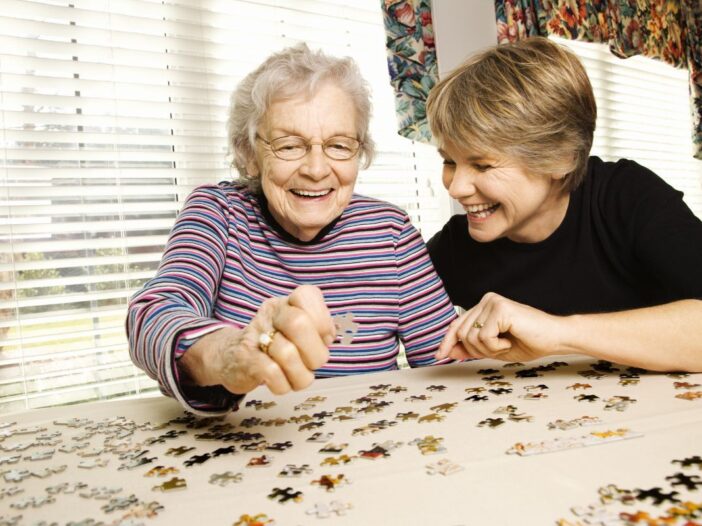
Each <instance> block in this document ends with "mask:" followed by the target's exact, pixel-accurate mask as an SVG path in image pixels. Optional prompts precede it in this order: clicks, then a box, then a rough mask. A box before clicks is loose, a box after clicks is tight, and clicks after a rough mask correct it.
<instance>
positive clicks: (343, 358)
mask: <svg viewBox="0 0 702 526" xmlns="http://www.w3.org/2000/svg"><path fill="white" fill-rule="evenodd" d="M303 284H310V285H316V286H318V287H319V288H320V289H321V290H322V292H323V294H324V299H325V302H326V304H327V306H328V308H329V310H330V312H331V314H332V315H333V316H339V315H340V316H343V317H345V318H347V319H352V320H353V322H354V323H355V325H356V333H355V335H354V336H353V339H352V341H351V342H348V341H343V340H342V341H339V339H337V341H336V342H335V343H333V344H332V345H331V347H330V359H329V361H328V362H327V363H326V364H325V365H324V366H323V367H322V368H320V369H318V370H317V371H316V372H315V374H316V376H317V377H318V378H324V377H332V376H340V375H347V374H355V373H366V372H374V371H386V370H389V369H396V368H397V356H398V352H399V343H400V341H402V343H403V344H404V347H405V351H406V355H407V359H408V362H409V364H410V366H413V367H414V366H423V365H430V364H435V363H436V361H435V359H434V357H433V355H434V352H435V351H436V349H437V347H438V345H439V342H440V341H441V339H442V337H443V335H444V333H445V332H446V329H447V327H448V325H449V323H450V322H451V321H452V320H453V319H454V318H455V312H454V309H453V306H452V305H451V302H450V300H449V299H448V296H447V295H446V292H445V291H444V288H443V285H442V283H441V281H440V280H439V278H438V276H437V275H436V273H435V271H434V268H433V266H432V264H431V262H430V260H429V257H428V255H427V252H426V248H425V246H424V242H423V241H422V238H421V236H420V235H419V232H418V231H417V230H416V229H415V228H414V227H413V226H412V225H411V224H410V222H409V218H408V217H407V214H405V213H404V212H403V211H402V210H400V209H399V208H397V207H395V206H393V205H390V204H388V203H385V202H383V201H379V200H377V199H372V198H369V197H363V196H360V195H356V194H354V195H353V197H352V199H351V202H350V203H349V205H348V207H347V208H346V209H345V210H344V212H343V213H342V214H341V216H339V217H338V218H337V219H336V220H335V221H334V222H332V223H331V224H330V225H328V226H327V227H325V228H324V229H323V230H322V232H320V233H319V235H318V236H317V237H316V238H315V239H313V240H312V241H310V242H301V241H299V240H297V239H295V238H293V237H292V236H290V235H289V234H288V233H287V232H285V231H284V230H283V229H282V228H281V227H280V226H279V225H278V224H277V223H276V221H275V219H273V217H272V216H271V215H270V212H268V208H267V206H266V203H265V198H262V197H257V196H255V195H254V194H252V193H251V192H250V191H249V190H247V189H246V188H244V187H242V186H240V185H238V184H236V183H220V184H219V185H208V186H203V187H200V188H198V189H196V190H195V191H194V192H193V193H192V194H191V195H190V196H189V198H188V200H187V201H186V203H185V206H184V208H183V210H182V211H181V213H180V215H179V216H178V219H177V221H176V223H175V226H174V227H173V230H172V231H171V235H170V238H169V241H168V244H167V246H166V250H165V252H164V255H163V258H162V260H161V264H160V267H159V269H158V272H157V274H156V277H154V278H153V279H152V280H150V281H148V282H147V283H146V284H145V285H144V287H143V288H142V289H141V290H140V291H139V292H138V293H137V294H136V295H134V297H133V298H132V299H131V302H130V305H129V313H128V317H127V333H128V337H129V350H130V355H131V357H132V360H133V361H134V362H135V363H136V364H137V365H138V366H139V367H141V368H142V369H143V370H144V371H146V373H147V374H148V375H149V376H150V377H151V378H154V379H156V380H158V382H159V386H160V388H161V391H162V392H163V393H164V394H166V395H169V396H173V397H175V398H177V399H178V400H179V401H180V402H181V403H182V404H183V405H185V406H186V407H187V408H188V409H190V410H192V411H194V412H196V413H201V414H202V413H212V412H223V411H228V410H231V409H233V408H236V407H237V404H238V401H239V400H240V399H241V397H240V396H236V395H233V394H231V393H229V392H228V391H226V390H225V389H224V388H222V387H209V388H202V387H194V386H188V385H184V384H183V383H181V382H179V379H178V367H177V360H178V358H179V357H180V356H182V355H183V353H185V352H187V350H188V348H189V347H190V346H191V345H192V344H193V343H194V342H195V341H197V339H198V338H200V337H202V336H203V335H205V334H208V333H210V332H212V331H215V330H218V329H220V328H222V327H224V326H227V325H232V326H235V327H238V328H241V327H244V326H246V325H247V324H248V323H249V322H250V321H251V320H252V318H253V317H254V316H255V315H256V312H257V310H258V308H259V306H260V305H261V303H262V302H263V301H264V300H265V299H267V298H270V297H275V296H285V295H288V294H290V293H291V292H292V291H293V289H295V288H296V287H297V286H299V285H303Z"/></svg>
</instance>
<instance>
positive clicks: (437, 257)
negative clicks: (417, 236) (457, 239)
mask: <svg viewBox="0 0 702 526" xmlns="http://www.w3.org/2000/svg"><path fill="white" fill-rule="evenodd" d="M427 250H428V251H429V257H430V258H431V262H432V263H433V264H434V268H436V273H437V274H438V275H439V278H441V281H442V282H443V283H444V288H445V289H446V292H447V293H448V295H449V298H451V301H452V302H453V303H456V301H455V299H454V297H455V295H456V290H455V280H454V279H453V276H452V268H453V265H452V263H451V262H452V251H453V250H456V249H455V247H452V246H451V221H449V222H448V223H446V224H445V225H444V227H443V228H442V229H441V230H439V231H438V232H437V233H436V234H434V236H432V238H431V239H430V240H429V241H428V242H427Z"/></svg>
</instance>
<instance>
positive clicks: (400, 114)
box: [382, 0, 439, 142]
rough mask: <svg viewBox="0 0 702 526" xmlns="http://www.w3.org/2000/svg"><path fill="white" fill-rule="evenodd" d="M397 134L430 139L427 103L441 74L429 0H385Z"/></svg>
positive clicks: (425, 139) (418, 138)
mask: <svg viewBox="0 0 702 526" xmlns="http://www.w3.org/2000/svg"><path fill="white" fill-rule="evenodd" d="M382 1H383V19H384V22H385V33H386V49H387V53H388V69H389V71H390V83H391V84H392V86H393V88H394V90H395V107H396V112H397V119H398V133H399V134H400V135H402V136H403V137H407V138H408V139H412V140H416V141H421V142H430V140H431V132H430V131H429V125H428V124H427V118H426V113H425V102H426V100H427V96H428V95H429V90H431V88H432V87H434V84H435V83H436V81H437V79H438V77H439V74H438V69H437V64H436V50H435V48H434V30H433V27H432V21H431V1H430V0H382Z"/></svg>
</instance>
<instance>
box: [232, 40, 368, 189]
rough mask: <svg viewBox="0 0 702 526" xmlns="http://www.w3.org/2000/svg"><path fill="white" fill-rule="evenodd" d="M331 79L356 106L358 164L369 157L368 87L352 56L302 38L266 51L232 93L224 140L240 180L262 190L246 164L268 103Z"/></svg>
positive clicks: (309, 91) (313, 88) (311, 89)
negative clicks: (326, 50)
mask: <svg viewBox="0 0 702 526" xmlns="http://www.w3.org/2000/svg"><path fill="white" fill-rule="evenodd" d="M330 81H331V82H333V83H334V84H335V85H336V86H338V87H339V88H340V89H342V90H343V91H344V92H346V93H347V94H348V95H349V97H351V100H352V101H353V103H354V107H355V108H356V126H357V128H358V129H357V134H358V136H357V139H358V140H359V141H361V143H362V146H361V151H360V152H359V156H360V159H361V166H362V168H368V167H369V166H370V164H371V162H372V161H373V155H374V153H375V144H374V143H373V139H372V138H371V137H370V134H369V132H368V126H369V123H370V116H371V102H370V88H369V86H368V83H367V82H366V81H365V80H364V79H363V77H362V76H361V72H360V70H359V69H358V66H357V64H356V62H355V61H354V60H353V59H352V58H350V57H344V58H338V57H332V56H329V55H326V54H325V53H323V52H322V51H316V52H315V51H312V50H310V48H309V47H307V44H305V43H300V44H297V45H295V46H292V47H288V48H285V49H283V50H282V51H279V52H277V53H274V54H272V55H270V56H269V57H268V58H267V59H266V60H265V61H264V62H263V63H262V64H261V65H260V66H258V67H257V68H256V69H255V70H253V71H252V72H251V73H249V74H248V75H247V76H246V77H244V78H243V79H242V80H241V82H239V84H238V86H237V87H236V89H235V90H234V92H233V93H232V96H231V101H230V109H229V119H228V122H227V139H228V147H229V155H231V157H232V166H233V167H234V168H236V169H237V171H238V172H239V176H240V177H239V179H238V181H239V182H241V183H243V184H245V185H246V186H248V187H249V188H250V189H251V190H253V191H255V192H260V190H261V183H260V177H259V175H258V174H255V175H254V174H249V173H247V169H246V165H247V164H248V163H249V162H250V161H251V160H252V159H253V158H254V156H255V148H254V144H255V141H256V132H257V129H258V125H259V123H260V122H261V121H262V119H263V117H264V116H265V114H266V112H267V111H268V109H269V108H270V106H271V104H272V103H273V102H276V101H280V100H285V99H288V98H293V97H295V96H298V95H301V94H305V95H312V94H314V93H315V92H316V91H317V90H318V89H319V88H320V86H321V85H322V84H323V83H325V82H330Z"/></svg>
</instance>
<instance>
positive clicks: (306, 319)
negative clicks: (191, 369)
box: [186, 285, 336, 394]
mask: <svg viewBox="0 0 702 526" xmlns="http://www.w3.org/2000/svg"><path fill="white" fill-rule="evenodd" d="M262 334H270V335H272V341H271V343H270V345H269V346H268V352H267V353H266V352H263V351H262V350H261V347H260V345H259V338H260V337H261V335H262ZM215 335H217V336H216V337H217V342H216V343H215V342H214V341H211V342H210V352H209V354H210V358H209V359H207V363H206V364H205V365H206V366H207V367H208V368H209V369H210V374H209V377H210V378H213V377H214V381H213V383H217V384H219V385H223V386H224V387H225V388H226V389H227V390H228V391H230V392H232V393H235V394H243V393H247V392H249V391H251V390H253V389H254V388H256V387H258V386H259V385H261V384H265V385H267V386H268V388H269V389H270V390H271V392H272V393H274V394H284V393H287V392H289V391H291V390H294V391H299V390H301V389H304V388H306V387H308V386H309V385H310V384H311V383H312V381H313V380H314V371H315V369H318V368H319V367H321V366H322V365H324V364H325V363H326V362H327V360H328V359H329V345H331V343H332V342H333V341H334V338H335V335H336V329H335V327H334V322H333V320H332V318H331V315H330V313H329V310H328V309H327V306H326V304H325V303H324V297H323V295H322V292H321V291H320V290H319V289H318V288H317V287H314V286H309V285H303V286H300V287H298V288H296V289H295V290H294V291H293V292H292V294H290V295H289V296H287V297H279V298H271V299H269V300H266V301H265V302H264V303H263V304H262V305H261V308H260V309H259V311H258V313H257V314H256V316H255V317H254V319H253V320H252V321H251V323H250V324H249V325H248V326H247V327H245V328H244V329H243V330H237V329H223V330H221V331H217V332H216V333H213V334H212V335H208V336H213V337H214V336H215ZM203 339H204V338H203ZM198 343H200V342H198ZM212 343H215V344H214V345H211V344H212ZM186 354H187V353H186Z"/></svg>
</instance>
